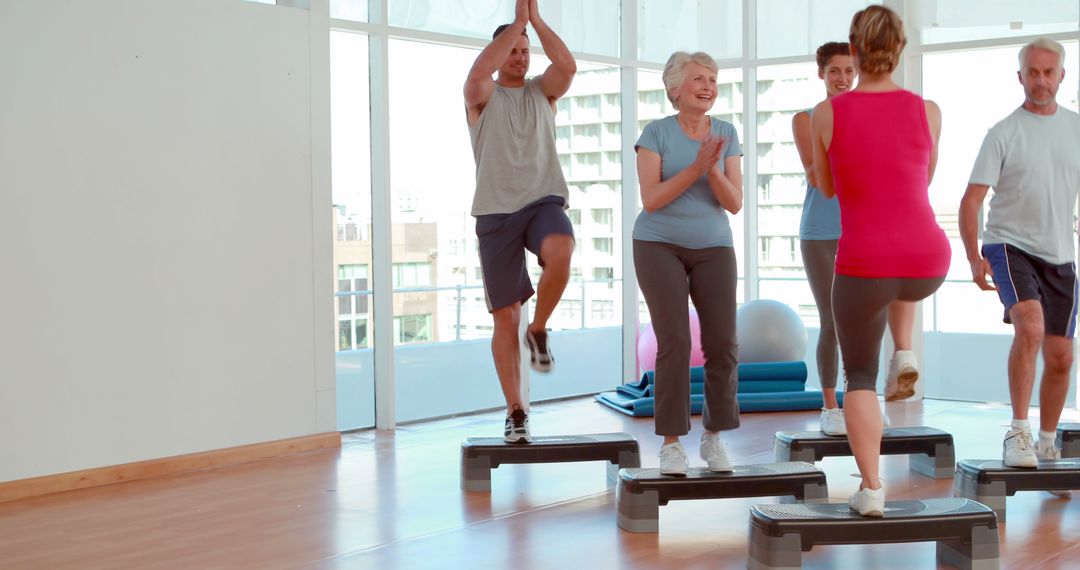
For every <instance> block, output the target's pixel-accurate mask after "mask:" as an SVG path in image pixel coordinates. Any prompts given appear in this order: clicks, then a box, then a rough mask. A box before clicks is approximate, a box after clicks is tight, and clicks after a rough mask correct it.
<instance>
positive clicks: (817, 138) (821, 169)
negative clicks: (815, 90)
mask: <svg viewBox="0 0 1080 570" xmlns="http://www.w3.org/2000/svg"><path fill="white" fill-rule="evenodd" d="M832 129H833V113H832V104H831V103H830V102H829V101H827V100H826V101H822V102H821V103H818V105H817V107H814V115H813V116H812V117H810V141H811V145H812V146H813V150H814V161H813V168H814V177H815V178H817V189H818V190H821V193H822V194H824V195H825V197H826V198H832V197H833V196H836V187H834V186H833V178H832V168H831V167H830V166H829V155H828V149H829V143H831V142H832Z"/></svg>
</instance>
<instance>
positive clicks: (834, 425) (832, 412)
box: [821, 408, 847, 435]
mask: <svg viewBox="0 0 1080 570" xmlns="http://www.w3.org/2000/svg"><path fill="white" fill-rule="evenodd" d="M821 433H823V434H825V435H847V424H845V423H844V410H842V409H841V408H832V409H829V408H821Z"/></svg>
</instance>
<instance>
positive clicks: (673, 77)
mask: <svg viewBox="0 0 1080 570" xmlns="http://www.w3.org/2000/svg"><path fill="white" fill-rule="evenodd" d="M691 63H696V64H698V65H702V66H705V67H707V68H709V69H710V70H711V71H712V72H713V73H716V72H717V71H719V70H720V66H719V65H716V60H715V59H713V58H712V56H711V55H709V54H707V53H705V52H703V51H698V52H694V53H687V52H685V51H677V52H675V53H673V54H671V57H669V58H668V60H667V64H665V65H664V75H663V80H664V90H665V91H667V98H668V101H671V106H672V107H675V108H676V109H678V108H679V104H678V103H677V102H675V97H674V96H673V95H672V94H673V93H675V92H676V91H678V90H679V88H680V87H682V83H683V81H684V80H685V79H686V66H688V65H690V64H691Z"/></svg>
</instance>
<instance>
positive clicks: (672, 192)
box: [637, 137, 723, 213]
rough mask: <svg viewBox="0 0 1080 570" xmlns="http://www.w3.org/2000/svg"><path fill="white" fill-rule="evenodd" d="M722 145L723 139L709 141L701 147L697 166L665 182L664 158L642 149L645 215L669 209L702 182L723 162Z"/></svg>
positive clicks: (639, 151)
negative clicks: (696, 184) (693, 185)
mask: <svg viewBox="0 0 1080 570" xmlns="http://www.w3.org/2000/svg"><path fill="white" fill-rule="evenodd" d="M722 145H723V139H721V138H719V137H709V138H706V139H705V141H704V142H702V143H701V148H700V149H699V150H698V154H697V157H695V158H694V162H692V163H690V166H687V167H686V168H684V169H682V170H681V171H679V173H678V174H676V175H675V176H672V177H671V178H668V179H667V180H663V181H661V180H660V167H661V159H660V155H659V154H657V153H656V152H654V151H651V150H649V149H647V148H644V147H638V149H637V170H638V184H640V186H641V204H642V206H643V207H644V208H645V211H647V212H649V213H652V212H655V211H657V210H659V209H660V208H663V207H664V206H667V205H668V204H670V203H671V201H672V200H674V199H675V198H678V197H679V195H680V194H682V193H683V192H685V191H686V189H687V188H689V187H690V185H691V184H693V183H694V182H695V181H696V180H697V179H698V178H701V177H702V176H704V175H705V173H706V172H708V171H709V170H710V168H711V167H712V166H713V165H715V164H716V161H717V160H719V158H720V151H721V150H722V149H723V146H722Z"/></svg>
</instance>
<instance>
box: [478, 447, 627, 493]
mask: <svg viewBox="0 0 1080 570" xmlns="http://www.w3.org/2000/svg"><path fill="white" fill-rule="evenodd" d="M578 461H608V462H610V463H611V465H608V483H609V484H614V483H615V482H616V481H617V479H618V473H619V469H620V468H625V467H638V466H640V465H641V454H640V453H639V452H638V443H637V440H636V439H634V436H632V435H630V434H628V433H597V434H586V435H541V436H533V438H532V443H506V442H505V441H504V440H503V439H502V438H501V437H469V438H465V441H463V442H461V488H462V489H464V490H466V491H490V490H491V470H492V469H495V468H497V467H498V466H500V465H504V464H509V463H568V462H578Z"/></svg>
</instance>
